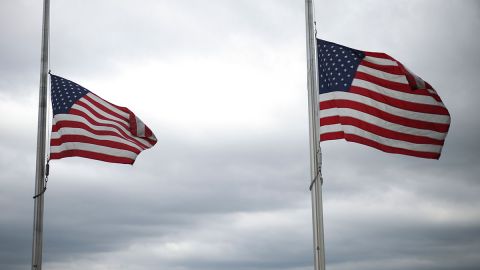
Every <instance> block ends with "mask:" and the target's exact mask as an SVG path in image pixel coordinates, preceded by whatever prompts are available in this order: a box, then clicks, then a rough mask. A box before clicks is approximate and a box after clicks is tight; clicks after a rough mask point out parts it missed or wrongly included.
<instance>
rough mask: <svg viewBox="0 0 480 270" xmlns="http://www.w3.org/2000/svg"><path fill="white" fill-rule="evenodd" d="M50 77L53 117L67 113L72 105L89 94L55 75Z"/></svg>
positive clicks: (78, 86)
mask: <svg viewBox="0 0 480 270" xmlns="http://www.w3.org/2000/svg"><path fill="white" fill-rule="evenodd" d="M50 76H51V77H50V78H51V83H52V108H53V115H56V114H59V113H68V111H69V110H70V108H71V107H72V105H73V104H74V103H75V102H77V100H79V99H80V98H82V97H83V96H84V95H86V94H88V92H89V91H88V90H87V89H85V88H83V87H81V86H80V85H78V84H76V83H74V82H72V81H69V80H67V79H64V78H62V77H59V76H55V75H50Z"/></svg>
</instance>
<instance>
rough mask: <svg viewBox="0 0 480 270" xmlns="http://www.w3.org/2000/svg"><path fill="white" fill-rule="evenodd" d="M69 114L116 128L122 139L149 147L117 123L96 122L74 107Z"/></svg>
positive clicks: (95, 124) (93, 123) (98, 124)
mask: <svg viewBox="0 0 480 270" xmlns="http://www.w3.org/2000/svg"><path fill="white" fill-rule="evenodd" d="M69 114H71V115H77V116H81V117H83V118H84V119H85V120H87V121H88V122H89V123H90V124H92V125H94V126H103V127H111V128H114V129H115V130H117V132H118V134H120V135H121V136H122V137H123V138H124V139H126V140H129V141H131V142H133V143H135V144H137V145H139V146H140V147H142V148H145V149H146V148H150V147H149V146H148V145H145V144H143V143H142V142H140V141H138V140H136V138H135V137H132V136H131V135H129V134H127V133H126V132H125V131H123V130H122V129H121V128H120V127H118V126H117V125H114V124H105V123H98V122H96V121H95V120H93V119H92V118H90V116H89V115H88V114H86V113H84V112H82V111H79V110H76V109H71V110H70V112H69Z"/></svg>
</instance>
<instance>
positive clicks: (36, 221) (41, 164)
mask: <svg viewBox="0 0 480 270" xmlns="http://www.w3.org/2000/svg"><path fill="white" fill-rule="evenodd" d="M49 24H50V1H49V0H44V1H43V26H42V52H41V67H40V91H39V105H38V127H37V165H36V171H35V196H34V210H33V242H32V270H41V269H42V246H43V243H42V242H43V199H44V193H43V192H44V191H45V163H46V160H45V159H46V157H45V148H46V141H45V138H46V133H47V126H46V119H47V80H48V41H49V40H48V39H49Z"/></svg>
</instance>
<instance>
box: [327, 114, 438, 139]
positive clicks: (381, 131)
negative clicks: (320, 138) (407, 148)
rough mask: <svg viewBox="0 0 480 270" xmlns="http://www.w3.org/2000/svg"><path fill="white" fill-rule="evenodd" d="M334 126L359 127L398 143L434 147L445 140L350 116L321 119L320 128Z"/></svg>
mask: <svg viewBox="0 0 480 270" xmlns="http://www.w3.org/2000/svg"><path fill="white" fill-rule="evenodd" d="M334 124H341V125H349V126H354V127H358V128H359V129H362V130H365V131H368V132H370V133H373V134H376V135H379V136H382V137H384V138H389V139H393V140H397V141H405V142H411V143H417V144H433V145H443V142H444V141H443V140H437V139H433V138H429V137H425V136H420V135H412V134H407V133H401V132H398V131H393V130H389V129H386V128H383V127H380V126H377V125H374V124H371V123H368V122H365V121H363V120H361V119H357V118H353V117H350V116H330V117H324V118H321V119H320V126H328V125H334Z"/></svg>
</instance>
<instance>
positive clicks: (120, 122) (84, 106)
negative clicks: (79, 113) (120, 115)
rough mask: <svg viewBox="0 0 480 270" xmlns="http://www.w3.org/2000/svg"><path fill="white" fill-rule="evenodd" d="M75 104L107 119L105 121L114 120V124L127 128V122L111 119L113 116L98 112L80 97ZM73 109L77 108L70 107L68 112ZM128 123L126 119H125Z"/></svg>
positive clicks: (98, 116) (100, 117)
mask: <svg viewBox="0 0 480 270" xmlns="http://www.w3.org/2000/svg"><path fill="white" fill-rule="evenodd" d="M75 104H77V105H78V106H81V107H83V108H85V109H86V110H88V111H89V112H90V113H91V114H93V115H94V116H95V117H97V118H99V119H102V120H107V121H110V122H114V123H115V124H117V125H119V126H122V127H124V128H125V129H127V130H128V129H129V126H128V124H126V123H124V122H122V121H120V120H116V119H113V118H109V117H107V116H105V115H103V114H101V113H99V112H97V111H96V110H94V109H93V108H92V107H90V106H89V105H88V104H86V103H84V102H83V101H82V99H79V100H78V101H77V102H76V103H75ZM73 110H77V109H74V108H73V107H72V108H71V109H70V111H69V113H72V111H73ZM127 123H128V121H127Z"/></svg>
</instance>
